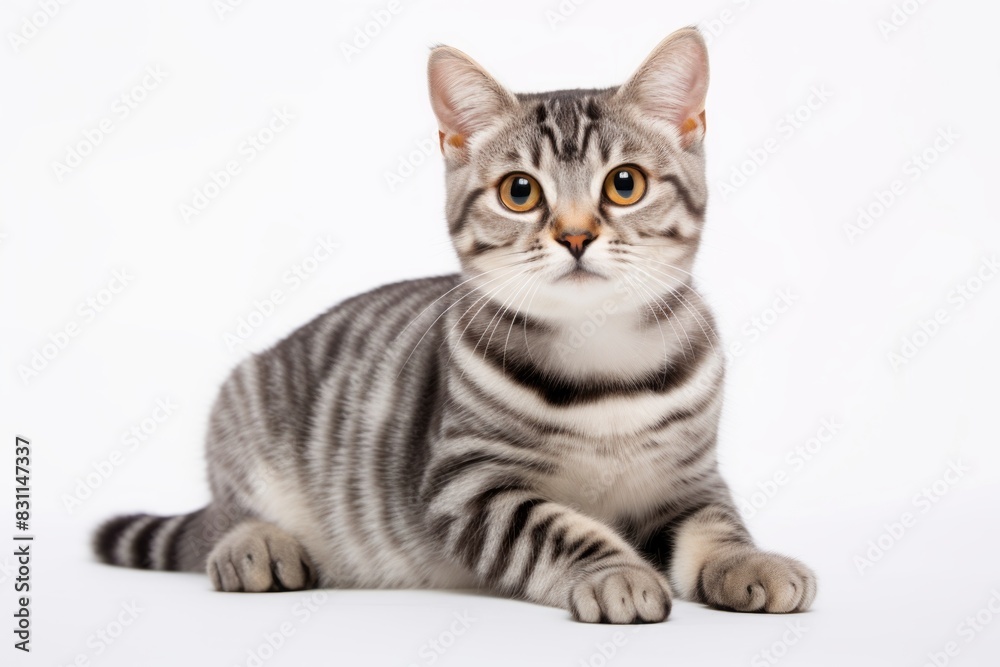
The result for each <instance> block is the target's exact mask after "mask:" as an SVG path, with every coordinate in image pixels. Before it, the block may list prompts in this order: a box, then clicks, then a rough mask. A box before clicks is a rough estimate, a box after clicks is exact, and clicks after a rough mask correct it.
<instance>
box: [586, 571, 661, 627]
mask: <svg viewBox="0 0 1000 667" xmlns="http://www.w3.org/2000/svg"><path fill="white" fill-rule="evenodd" d="M670 605H671V603H670V592H669V589H668V587H667V582H666V581H665V580H664V579H663V577H662V576H661V575H660V574H659V573H658V572H657V571H656V570H654V569H652V568H651V567H648V566H645V565H641V566H624V567H618V568H613V569H608V570H601V571H598V572H594V573H591V574H589V575H587V576H586V577H584V578H583V579H582V580H581V581H579V582H577V583H576V584H575V585H574V586H573V588H572V589H571V590H570V600H569V608H570V612H571V613H572V614H573V618H574V619H576V620H577V621H582V622H584V623H658V622H660V621H664V620H666V618H667V616H669V615H670Z"/></svg>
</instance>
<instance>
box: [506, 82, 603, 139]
mask: <svg viewBox="0 0 1000 667" xmlns="http://www.w3.org/2000/svg"><path fill="white" fill-rule="evenodd" d="M615 90H616V89H615V88H605V89H574V90H556V91H551V92H545V93H522V94H519V95H518V96H517V97H518V100H519V101H520V102H521V106H522V108H523V109H524V110H525V120H526V121H528V122H533V123H535V124H536V125H537V126H538V127H539V128H541V129H543V130H544V129H545V128H548V129H552V130H557V131H558V132H559V133H560V134H562V135H564V136H565V135H571V134H573V133H575V132H578V131H579V129H580V127H581V125H582V124H586V123H588V122H595V121H598V120H600V119H601V118H602V117H603V116H605V115H606V113H607V101H608V99H609V98H610V97H611V96H612V95H613V94H614V92H615Z"/></svg>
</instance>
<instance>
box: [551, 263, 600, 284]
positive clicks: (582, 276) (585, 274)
mask: <svg viewBox="0 0 1000 667" xmlns="http://www.w3.org/2000/svg"><path fill="white" fill-rule="evenodd" d="M604 278H605V276H604V275H602V274H600V273H597V272H596V271H591V270H590V269H587V268H584V267H583V265H581V264H577V265H576V266H574V267H573V268H572V269H570V270H569V271H567V272H566V273H564V274H562V275H561V276H559V277H558V278H556V282H562V281H564V280H568V281H571V282H590V281H593V280H604Z"/></svg>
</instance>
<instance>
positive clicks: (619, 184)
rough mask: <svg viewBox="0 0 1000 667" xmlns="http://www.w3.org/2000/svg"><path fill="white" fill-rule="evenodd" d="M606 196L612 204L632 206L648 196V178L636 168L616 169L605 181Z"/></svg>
mask: <svg viewBox="0 0 1000 667" xmlns="http://www.w3.org/2000/svg"><path fill="white" fill-rule="evenodd" d="M604 194H605V195H606V196H607V198H608V199H610V200H611V201H612V203H615V204H618V205H619V206H631V205H632V204H634V203H636V202H637V201H639V200H640V199H642V196H643V195H644V194H646V177H645V176H643V175H642V172H641V171H639V170H638V169H637V168H635V167H629V166H625V165H623V166H621V167H615V168H614V169H612V170H611V173H610V174H608V177H607V178H605V179H604Z"/></svg>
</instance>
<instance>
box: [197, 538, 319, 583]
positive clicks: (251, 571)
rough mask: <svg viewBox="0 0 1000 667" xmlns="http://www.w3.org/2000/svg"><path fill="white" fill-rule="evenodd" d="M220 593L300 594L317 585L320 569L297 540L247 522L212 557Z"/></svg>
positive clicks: (210, 562) (212, 571)
mask: <svg viewBox="0 0 1000 667" xmlns="http://www.w3.org/2000/svg"><path fill="white" fill-rule="evenodd" d="M206 569H207V571H208V576H209V577H210V578H211V580H212V584H213V585H214V586H215V589H216V590H218V591H227V592H247V593H262V592H267V591H297V590H302V589H305V588H312V587H313V586H315V585H316V581H317V576H316V568H315V566H314V565H313V564H312V562H311V561H310V559H309V555H308V554H307V553H306V551H305V549H304V548H303V547H302V545H301V544H300V543H299V541H298V540H297V539H295V538H294V537H292V536H291V535H289V534H288V533H287V532H285V531H284V530H282V529H281V528H279V527H278V526H276V525H274V524H272V523H266V522H263V521H244V522H243V523H240V524H239V525H237V526H236V527H235V528H233V529H232V530H231V531H229V532H228V533H226V535H225V536H223V538H222V539H221V540H219V542H218V544H216V545H215V547H214V548H213V549H212V551H211V552H210V553H209V554H208V562H207V564H206Z"/></svg>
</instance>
